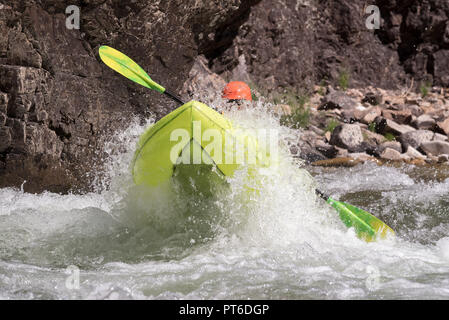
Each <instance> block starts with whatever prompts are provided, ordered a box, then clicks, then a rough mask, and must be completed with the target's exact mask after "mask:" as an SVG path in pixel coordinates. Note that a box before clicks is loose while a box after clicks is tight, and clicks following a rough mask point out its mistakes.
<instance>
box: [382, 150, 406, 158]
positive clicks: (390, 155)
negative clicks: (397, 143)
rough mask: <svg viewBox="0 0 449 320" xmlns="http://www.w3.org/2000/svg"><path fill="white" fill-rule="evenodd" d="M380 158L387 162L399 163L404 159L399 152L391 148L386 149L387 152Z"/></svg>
mask: <svg viewBox="0 0 449 320" xmlns="http://www.w3.org/2000/svg"><path fill="white" fill-rule="evenodd" d="M380 157H381V158H382V159H385V160H393V161H399V160H402V159H403V157H402V156H401V153H400V152H399V151H397V150H394V149H391V148H385V150H384V151H383V152H382V153H381V155H380Z"/></svg>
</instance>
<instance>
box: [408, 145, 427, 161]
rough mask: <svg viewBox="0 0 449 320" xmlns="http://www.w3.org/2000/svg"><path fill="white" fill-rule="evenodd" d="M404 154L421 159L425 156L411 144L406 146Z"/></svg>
mask: <svg viewBox="0 0 449 320" xmlns="http://www.w3.org/2000/svg"><path fill="white" fill-rule="evenodd" d="M404 154H405V155H407V156H409V157H410V158H411V159H422V160H425V159H426V156H424V155H423V154H422V153H421V152H419V151H418V150H416V149H415V148H413V147H412V146H408V147H407V151H406V152H405V153H404Z"/></svg>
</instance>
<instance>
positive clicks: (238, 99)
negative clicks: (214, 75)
mask: <svg viewBox="0 0 449 320" xmlns="http://www.w3.org/2000/svg"><path fill="white" fill-rule="evenodd" d="M221 97H222V98H223V99H226V103H225V105H224V106H223V109H225V110H231V109H232V108H235V107H236V106H237V107H238V109H241V108H242V107H243V105H244V101H245V100H247V101H252V100H253V98H252V95H251V89H250V87H249V86H248V85H247V84H246V83H245V82H242V81H231V82H229V83H228V84H227V85H226V86H225V87H224V89H223V93H222V96H221Z"/></svg>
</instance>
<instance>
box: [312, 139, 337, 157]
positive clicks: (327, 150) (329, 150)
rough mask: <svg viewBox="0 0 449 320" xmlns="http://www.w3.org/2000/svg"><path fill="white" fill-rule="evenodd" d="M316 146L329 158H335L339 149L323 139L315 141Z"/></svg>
mask: <svg viewBox="0 0 449 320" xmlns="http://www.w3.org/2000/svg"><path fill="white" fill-rule="evenodd" d="M315 148H316V150H317V151H318V152H320V153H321V154H323V155H324V156H325V157H327V158H334V157H335V156H336V155H337V154H338V150H337V148H336V147H335V146H333V145H330V144H328V143H326V142H324V141H322V140H317V141H316V142H315Z"/></svg>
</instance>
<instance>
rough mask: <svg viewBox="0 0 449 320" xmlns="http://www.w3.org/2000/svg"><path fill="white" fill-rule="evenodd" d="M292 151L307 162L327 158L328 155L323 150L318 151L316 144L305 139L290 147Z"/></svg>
mask: <svg viewBox="0 0 449 320" xmlns="http://www.w3.org/2000/svg"><path fill="white" fill-rule="evenodd" d="M290 152H291V153H292V154H293V155H294V156H296V157H299V158H301V159H303V160H305V161H307V162H314V161H318V160H324V159H326V157H325V156H324V155H323V154H322V153H321V152H319V151H317V150H316V149H315V147H314V146H312V145H311V144H310V143H308V142H304V141H299V142H298V143H297V144H295V145H292V146H291V147H290Z"/></svg>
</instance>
